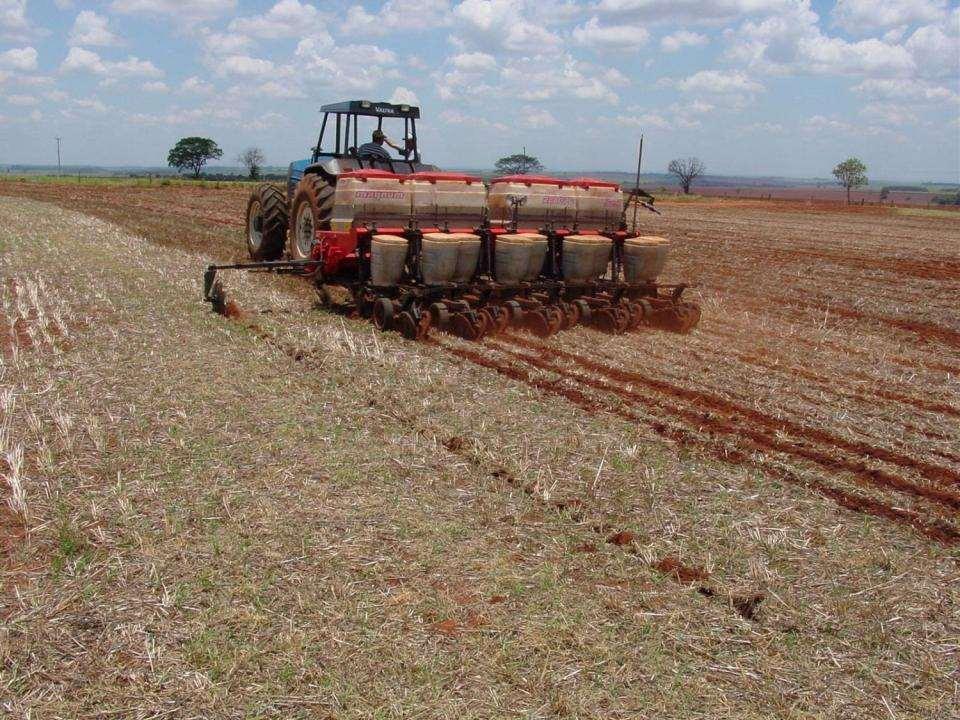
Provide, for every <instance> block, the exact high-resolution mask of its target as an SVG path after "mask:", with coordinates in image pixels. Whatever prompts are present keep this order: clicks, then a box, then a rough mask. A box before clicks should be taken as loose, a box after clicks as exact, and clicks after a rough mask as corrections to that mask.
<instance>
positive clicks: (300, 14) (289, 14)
mask: <svg viewBox="0 0 960 720" xmlns="http://www.w3.org/2000/svg"><path fill="white" fill-rule="evenodd" d="M323 21H324V16H323V15H322V13H321V12H320V11H319V10H318V9H317V8H316V7H314V6H313V5H310V4H309V3H302V2H300V0H280V2H278V3H276V4H275V5H274V6H273V7H271V8H270V9H269V10H268V11H267V12H266V13H264V14H263V15H254V16H252V17H244V18H237V19H236V20H234V21H233V22H231V23H230V32H231V33H234V34H241V35H252V36H253V37H258V38H264V39H266V40H278V39H280V38H286V37H302V36H303V35H304V34H305V33H307V32H309V31H310V29H311V28H313V27H317V26H320V25H322V23H323Z"/></svg>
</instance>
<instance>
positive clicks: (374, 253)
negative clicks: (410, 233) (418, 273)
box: [370, 235, 407, 287]
mask: <svg viewBox="0 0 960 720" xmlns="http://www.w3.org/2000/svg"><path fill="white" fill-rule="evenodd" d="M406 259H407V241H406V239H405V238H402V237H397V236H396V235H374V236H373V240H372V241H371V243H370V275H371V280H372V282H373V284H374V285H378V286H381V287H382V286H389V285H396V284H397V283H399V282H400V278H402V277H403V266H404V263H405V262H406Z"/></svg>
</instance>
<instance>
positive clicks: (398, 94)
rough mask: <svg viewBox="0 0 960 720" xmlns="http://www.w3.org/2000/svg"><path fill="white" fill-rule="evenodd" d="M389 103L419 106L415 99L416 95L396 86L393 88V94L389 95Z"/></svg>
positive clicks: (401, 86) (411, 91)
mask: <svg viewBox="0 0 960 720" xmlns="http://www.w3.org/2000/svg"><path fill="white" fill-rule="evenodd" d="M389 102H392V103H396V104H397V105H419V104H420V100H419V98H417V94H416V93H415V92H414V91H413V90H410V89H409V88H405V87H404V86H403V85H398V86H397V87H396V88H394V90H393V93H391V95H390V100H389Z"/></svg>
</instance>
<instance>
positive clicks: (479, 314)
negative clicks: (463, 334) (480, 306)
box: [473, 310, 493, 340]
mask: <svg viewBox="0 0 960 720" xmlns="http://www.w3.org/2000/svg"><path fill="white" fill-rule="evenodd" d="M473 316H474V318H475V319H474V321H473V324H474V325H475V326H476V328H477V340H481V339H483V337H484V336H485V335H486V334H487V333H488V332H490V328H491V327H492V326H493V318H492V317H490V315H488V314H487V313H485V312H484V311H483V310H475V311H474V313H473Z"/></svg>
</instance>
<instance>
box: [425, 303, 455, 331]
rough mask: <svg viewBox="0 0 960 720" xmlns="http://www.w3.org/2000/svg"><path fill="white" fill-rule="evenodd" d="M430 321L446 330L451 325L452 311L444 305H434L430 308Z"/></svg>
mask: <svg viewBox="0 0 960 720" xmlns="http://www.w3.org/2000/svg"><path fill="white" fill-rule="evenodd" d="M430 320H431V322H432V324H434V325H436V326H437V327H438V328H440V329H441V330H443V329H446V327H447V325H449V324H450V311H449V310H447V306H446V305H444V304H443V303H433V304H432V305H431V306H430Z"/></svg>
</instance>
